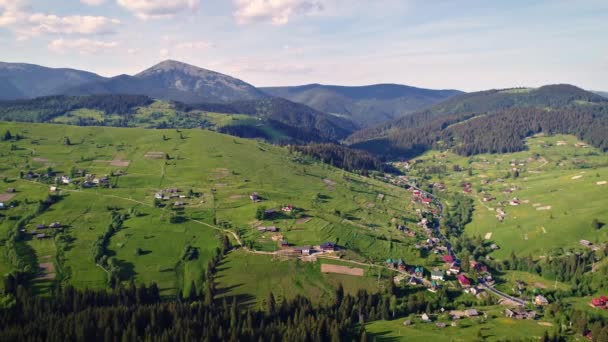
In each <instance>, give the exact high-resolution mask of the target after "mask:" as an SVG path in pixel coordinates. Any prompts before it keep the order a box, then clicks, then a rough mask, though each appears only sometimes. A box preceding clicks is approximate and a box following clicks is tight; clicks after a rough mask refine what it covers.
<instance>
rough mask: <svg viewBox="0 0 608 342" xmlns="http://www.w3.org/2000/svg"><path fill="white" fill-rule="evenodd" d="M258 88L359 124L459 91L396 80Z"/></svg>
mask: <svg viewBox="0 0 608 342" xmlns="http://www.w3.org/2000/svg"><path fill="white" fill-rule="evenodd" d="M260 89H261V90H263V91H264V92H266V93H268V94H270V95H272V96H277V97H282V98H285V99H288V100H291V101H294V102H298V103H302V104H305V105H308V106H310V107H312V108H314V109H317V110H320V111H323V112H326V113H331V114H335V115H338V116H342V117H345V118H349V119H351V120H352V121H353V122H355V123H357V124H359V125H360V126H362V127H365V126H369V125H371V124H377V123H379V122H383V121H386V120H390V119H393V118H395V117H398V116H402V115H405V114H409V113H412V112H415V111H417V110H420V109H422V108H424V107H427V106H429V105H432V104H434V103H437V102H440V101H443V100H445V99H447V98H449V97H451V96H454V95H459V94H462V93H463V92H461V91H459V90H432V89H423V88H416V87H410V86H405V85H399V84H376V85H368V86H359V87H345V86H335V85H322V84H309V85H303V86H295V87H268V88H260Z"/></svg>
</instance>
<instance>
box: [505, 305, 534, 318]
mask: <svg viewBox="0 0 608 342" xmlns="http://www.w3.org/2000/svg"><path fill="white" fill-rule="evenodd" d="M505 317H507V318H512V319H530V320H534V319H536V311H533V310H526V309H524V308H523V307H518V308H516V309H505Z"/></svg>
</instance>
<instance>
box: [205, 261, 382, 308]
mask: <svg viewBox="0 0 608 342" xmlns="http://www.w3.org/2000/svg"><path fill="white" fill-rule="evenodd" d="M322 264H343V265H346V264H344V263H340V262H339V261H328V260H319V261H318V262H300V261H293V260H284V259H283V260H282V259H280V258H279V257H277V256H272V255H256V254H249V253H246V252H244V251H235V252H232V253H230V254H228V256H227V257H226V259H225V260H224V261H223V262H222V263H221V264H220V266H219V267H218V273H217V276H216V278H215V279H216V282H217V285H216V286H217V289H218V292H219V293H220V296H219V298H222V297H224V296H237V299H238V300H239V302H240V303H242V304H246V305H249V306H254V307H255V306H257V307H259V308H261V307H263V306H262V304H263V303H264V302H265V300H266V298H268V294H269V293H270V292H272V293H273V295H274V296H275V298H276V299H277V301H281V300H284V299H292V298H293V297H295V296H296V295H298V294H299V295H305V296H307V297H308V298H310V299H311V300H312V301H313V302H315V303H325V302H327V301H329V300H331V299H332V298H333V295H334V289H335V288H336V286H338V284H342V286H343V288H344V291H345V293H350V294H353V295H354V294H356V292H357V291H358V290H359V289H366V290H368V292H370V293H371V292H376V291H378V290H379V287H378V278H377V272H374V271H373V270H370V269H368V268H365V273H364V275H363V276H352V275H345V274H333V273H331V274H324V273H321V265H322ZM349 266H350V265H349ZM387 276H388V275H387V274H384V275H383V276H382V278H381V281H382V282H385V281H386V279H389V278H387Z"/></svg>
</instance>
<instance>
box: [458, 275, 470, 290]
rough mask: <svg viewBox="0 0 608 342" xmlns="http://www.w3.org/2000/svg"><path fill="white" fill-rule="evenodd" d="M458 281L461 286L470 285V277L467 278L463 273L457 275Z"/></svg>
mask: <svg viewBox="0 0 608 342" xmlns="http://www.w3.org/2000/svg"><path fill="white" fill-rule="evenodd" d="M456 278H457V279H458V282H459V283H460V285H461V286H463V287H468V286H471V279H469V278H467V277H466V276H465V275H464V274H459V275H458V276H457V277H456Z"/></svg>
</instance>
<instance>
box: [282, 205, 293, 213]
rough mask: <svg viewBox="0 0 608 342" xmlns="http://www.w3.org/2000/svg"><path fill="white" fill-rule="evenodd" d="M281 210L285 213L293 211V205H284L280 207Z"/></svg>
mask: <svg viewBox="0 0 608 342" xmlns="http://www.w3.org/2000/svg"><path fill="white" fill-rule="evenodd" d="M281 211H283V212H286V213H290V212H292V211H293V206H292V205H287V206H284V207H283V208H281Z"/></svg>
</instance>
